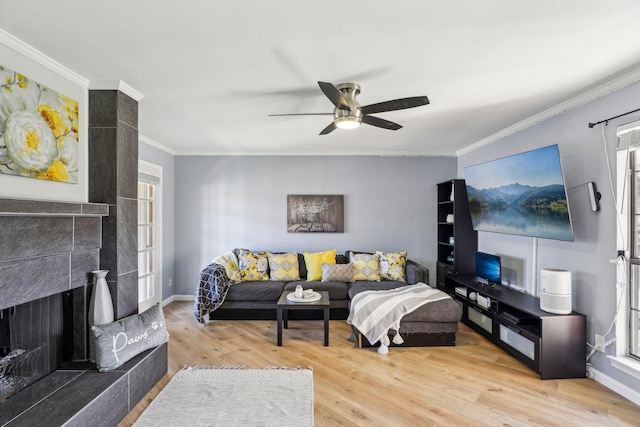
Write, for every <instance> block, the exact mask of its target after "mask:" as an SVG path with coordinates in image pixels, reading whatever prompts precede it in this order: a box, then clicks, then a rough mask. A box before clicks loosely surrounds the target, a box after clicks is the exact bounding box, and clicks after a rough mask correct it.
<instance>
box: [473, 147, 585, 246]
mask: <svg viewBox="0 0 640 427" xmlns="http://www.w3.org/2000/svg"><path fill="white" fill-rule="evenodd" d="M464 179H465V183H466V187H467V196H468V199H469V209H470V211H471V222H472V224H473V229H474V230H476V231H491V232H496V233H506V234H515V235H521V236H530V237H541V238H545V239H555V240H565V241H573V228H572V226H571V216H570V215H569V204H568V203H567V192H566V189H565V185H564V176H563V174H562V166H561V164H560V153H559V151H558V146H557V145H549V146H547V147H542V148H538V149H536V150H531V151H527V152H524V153H520V154H516V155H513V156H509V157H503V158H500V159H497V160H492V161H489V162H486V163H480V164H477V165H473V166H467V167H465V168H464Z"/></svg>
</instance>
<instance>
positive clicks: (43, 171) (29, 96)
mask: <svg viewBox="0 0 640 427" xmlns="http://www.w3.org/2000/svg"><path fill="white" fill-rule="evenodd" d="M78 162H79V139H78V101H76V100H74V99H71V98H69V97H67V96H65V95H63V94H61V93H58V92H56V91H54V90H51V89H49V88H48V87H46V86H43V85H41V84H39V83H38V82H35V81H33V80H31V79H29V78H28V77H27V76H25V75H23V74H20V73H18V72H16V71H13V70H10V69H8V68H7V67H3V66H2V65H0V176H2V175H18V176H25V177H30V178H38V179H44V180H50V181H60V182H67V183H73V184H76V183H77V182H78Z"/></svg>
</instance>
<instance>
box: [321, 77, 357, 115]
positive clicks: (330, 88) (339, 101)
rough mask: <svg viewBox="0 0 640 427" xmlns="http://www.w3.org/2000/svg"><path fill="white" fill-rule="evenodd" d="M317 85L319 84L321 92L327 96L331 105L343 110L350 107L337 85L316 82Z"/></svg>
mask: <svg viewBox="0 0 640 427" xmlns="http://www.w3.org/2000/svg"><path fill="white" fill-rule="evenodd" d="M318 86H320V89H321V90H322V92H323V93H324V94H325V96H326V97H327V98H329V101H331V102H332V103H333V105H335V106H336V107H338V108H341V109H343V110H349V109H350V107H349V103H348V102H347V100H346V99H344V96H342V93H341V92H340V91H339V90H338V88H337V87H335V86H334V85H332V84H331V83H327V82H318Z"/></svg>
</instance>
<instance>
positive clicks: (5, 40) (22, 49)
mask: <svg viewBox="0 0 640 427" xmlns="http://www.w3.org/2000/svg"><path fill="white" fill-rule="evenodd" d="M0 43H2V44H4V45H5V46H7V47H9V48H10V49H13V50H15V51H16V52H18V53H20V54H22V55H24V56H26V57H27V58H29V59H31V60H33V61H35V62H37V63H38V64H40V65H42V66H43V67H46V68H48V69H49V70H51V71H53V72H54V73H56V74H59V75H60V76H62V77H64V78H66V79H67V80H69V81H71V82H73V83H75V84H77V85H79V86H82V87H83V88H87V87H88V85H89V80H88V79H87V78H85V77H83V76H81V75H80V74H78V73H76V72H75V71H72V70H70V69H69V68H67V67H65V66H64V65H62V64H60V63H59V62H58V61H56V60H54V59H52V58H50V57H49V56H47V55H45V54H44V53H42V52H40V51H39V50H38V49H36V48H34V47H33V46H31V45H28V44H27V43H25V42H23V41H22V40H20V39H18V38H16V37H15V36H13V35H11V34H9V33H8V32H6V31H5V30H3V29H1V28H0Z"/></svg>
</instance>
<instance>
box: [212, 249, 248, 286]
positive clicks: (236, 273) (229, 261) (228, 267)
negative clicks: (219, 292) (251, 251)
mask: <svg viewBox="0 0 640 427" xmlns="http://www.w3.org/2000/svg"><path fill="white" fill-rule="evenodd" d="M211 262H212V263H213V262H215V263H216V264H220V265H222V266H223V267H224V271H225V273H227V277H228V278H229V280H231V282H233V283H238V282H240V281H241V280H242V276H241V275H240V269H239V267H238V258H237V257H236V254H234V253H233V252H227V253H224V254H222V255H218V256H217V257H215V258H214V259H213V260H211Z"/></svg>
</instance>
